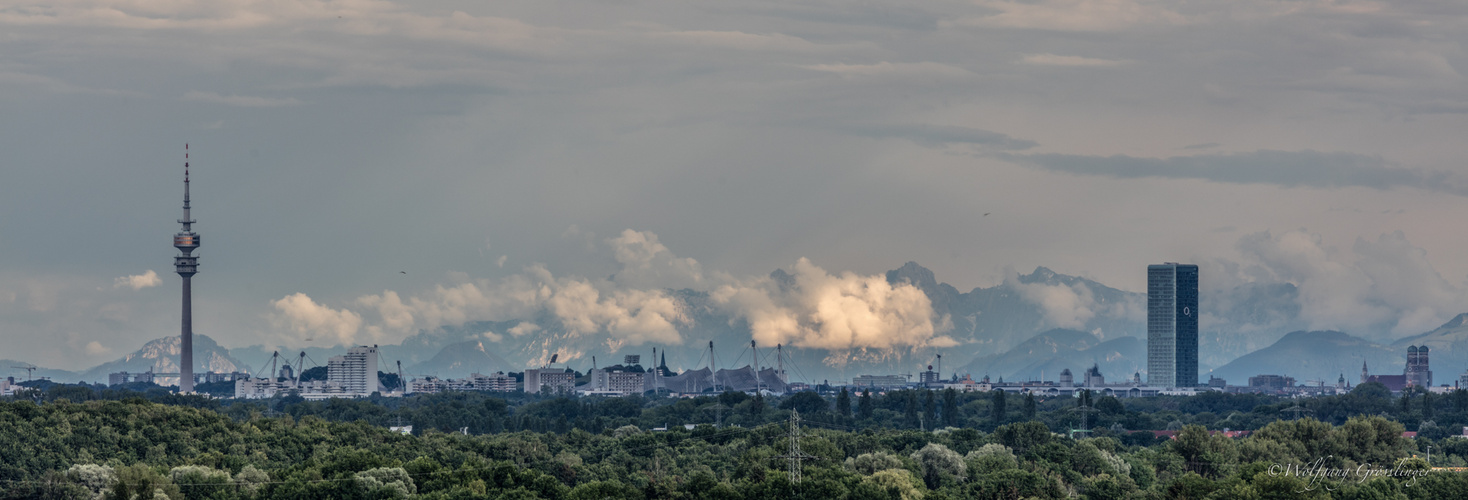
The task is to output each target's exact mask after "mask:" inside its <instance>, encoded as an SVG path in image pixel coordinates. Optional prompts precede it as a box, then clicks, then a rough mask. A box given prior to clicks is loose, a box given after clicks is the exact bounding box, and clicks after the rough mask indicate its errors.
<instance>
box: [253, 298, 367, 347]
mask: <svg viewBox="0 0 1468 500" xmlns="http://www.w3.org/2000/svg"><path fill="white" fill-rule="evenodd" d="M274 305H275V309H276V311H279V313H280V317H279V318H278V319H279V320H280V321H281V322H283V324H284V326H285V327H286V328H289V329H290V330H291V331H292V332H293V333H295V334H296V335H298V336H300V337H303V338H319V339H320V340H321V341H322V342H323V343H329V342H336V343H339V344H348V345H350V344H354V343H357V342H358V338H357V337H358V335H357V334H358V332H360V331H361V329H362V317H361V316H360V315H358V314H357V313H354V312H352V311H349V310H346V309H340V310H338V309H332V308H330V307H327V306H324V305H321V304H317V303H316V301H314V300H311V297H308V296H306V294H304V293H295V294H291V295H287V296H285V297H284V298H282V299H280V300H277V301H275V303H274ZM293 340H294V339H293ZM291 343H294V342H291ZM328 345H329V344H328Z"/></svg>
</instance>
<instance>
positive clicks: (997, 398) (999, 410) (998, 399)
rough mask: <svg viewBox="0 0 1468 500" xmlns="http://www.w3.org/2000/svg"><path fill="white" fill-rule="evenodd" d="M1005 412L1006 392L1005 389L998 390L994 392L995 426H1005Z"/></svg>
mask: <svg viewBox="0 0 1468 500" xmlns="http://www.w3.org/2000/svg"><path fill="white" fill-rule="evenodd" d="M1004 410H1005V408H1004V390H1003V389H996V390H995V391H994V424H995V425H999V424H1003V423H1004Z"/></svg>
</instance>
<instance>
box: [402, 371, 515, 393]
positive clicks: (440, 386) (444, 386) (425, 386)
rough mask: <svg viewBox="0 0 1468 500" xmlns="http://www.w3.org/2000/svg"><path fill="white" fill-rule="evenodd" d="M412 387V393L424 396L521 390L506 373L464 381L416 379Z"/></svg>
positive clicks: (472, 377)
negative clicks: (454, 392) (455, 392)
mask: <svg viewBox="0 0 1468 500" xmlns="http://www.w3.org/2000/svg"><path fill="white" fill-rule="evenodd" d="M410 385H411V386H412V387H411V389H410V392H414V393H422V394H434V393H439V392H444V391H483V392H515V391H516V390H518V389H519V388H520V383H519V381H517V380H515V377H511V376H509V375H506V374H505V372H497V373H493V374H489V375H482V374H479V373H472V374H470V375H469V377H468V378H462V379H440V378H438V377H424V378H420V379H414V380H413V381H412V382H411V383H410Z"/></svg>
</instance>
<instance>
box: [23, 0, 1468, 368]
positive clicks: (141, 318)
mask: <svg viewBox="0 0 1468 500" xmlns="http://www.w3.org/2000/svg"><path fill="white" fill-rule="evenodd" d="M1463 14H1464V12H1463V9H1461V7H1460V6H1459V5H1457V4H1456V3H1452V2H1414V3H1411V4H1403V5H1395V4H1382V3H1374V2H1304V3H1297V4H1280V3H1275V2H1252V1H1244V2H1232V3H1228V4H1182V3H1153V2H1134V1H1124V0H1115V1H1087V0H1079V1H1045V2H1038V3H1021V2H999V1H980V2H931V3H926V4H921V5H906V4H901V5H898V4H882V3H877V2H869V3H856V4H851V3H837V2H833V3H804V4H790V3H788V2H721V3H719V4H717V5H706V6H705V5H686V4H680V3H671V2H637V3H630V4H606V3H600V2H551V3H547V2H495V3H492V4H482V3H476V2H438V3H433V4H431V5H425V4H396V3H390V2H371V1H345V2H299V3H287V4H277V3H259V2H209V3H202V2H182V3H167V4H151V3H143V4H138V3H131V2H110V1H78V2H69V3H65V4H61V5H53V4H39V3H36V4H27V3H24V2H22V3H18V4H11V5H9V6H7V7H0V29H3V31H4V32H5V34H6V37H7V41H6V43H5V44H3V45H0V106H3V115H0V116H3V118H0V127H3V129H0V131H3V133H0V150H3V151H4V155H5V156H4V157H5V162H4V163H3V169H4V176H3V179H4V182H0V211H3V213H5V214H6V216H5V217H0V256H3V257H0V260H3V262H4V263H5V265H4V266H0V332H3V333H0V338H3V339H4V341H5V342H4V343H5V348H4V354H0V357H3V358H7V359H14V360H20V361H24V362H28V363H33V364H36V365H40V366H45V367H50V368H59V369H66V370H83V369H86V368H89V367H92V366H95V365H97V364H99V363H102V362H106V361H110V360H113V359H117V358H119V357H121V356H124V355H127V354H129V353H132V352H133V351H134V350H136V349H138V347H139V346H141V345H143V344H144V343H145V342H147V341H149V340H152V339H156V338H160V337H164V336H169V335H177V334H178V316H177V315H178V307H177V306H178V279H179V278H178V276H176V275H175V274H173V272H172V269H171V268H170V266H171V259H172V255H173V250H172V249H171V248H169V244H168V243H167V242H166V240H167V239H168V237H169V235H171V234H172V233H173V232H175V231H177V223H176V222H175V219H177V218H178V216H179V208H178V207H179V205H180V196H181V185H180V181H181V180H182V174H183V172H182V163H183V145H184V143H185V142H187V143H189V144H190V148H191V149H190V152H191V154H192V158H191V162H192V166H193V172H192V174H193V181H194V183H193V196H194V201H193V203H194V207H193V215H194V217H195V218H196V219H197V220H198V221H199V223H198V225H197V226H196V227H195V229H196V230H198V231H199V232H200V233H202V234H205V235H207V237H206V238H205V244H204V246H202V247H201V249H200V250H199V251H198V253H197V255H199V256H200V274H199V275H198V276H197V277H195V280H194V318H195V319H194V329H195V331H196V332H198V333H200V334H203V335H207V336H209V337H210V338H212V339H214V340H215V341H216V342H218V343H220V344H221V345H223V346H224V347H227V348H240V347H246V346H252V345H261V346H264V347H265V348H266V349H270V348H274V347H280V348H285V349H300V348H305V347H309V346H315V347H334V346H346V345H354V344H393V343H397V342H401V341H402V340H403V339H405V338H407V337H408V336H410V335H413V334H415V333H418V332H420V331H434V330H436V329H439V328H441V327H450V328H453V327H460V326H463V325H464V324H465V323H471V322H475V321H492V322H511V324H512V325H513V326H512V327H507V328H500V329H499V330H498V331H495V330H487V331H485V332H476V333H479V334H480V336H481V338H483V339H484V340H485V342H486V344H485V345H486V346H487V347H489V348H493V346H494V345H495V344H496V343H497V342H501V341H502V339H504V338H507V337H509V338H519V337H524V336H535V335H543V334H547V332H548V331H549V330H550V329H555V330H557V331H558V332H559V333H564V332H566V331H574V332H575V333H576V334H577V335H581V336H584V337H590V338H595V339H598V340H599V341H603V342H602V344H603V345H607V346H609V347H608V348H607V350H608V351H609V352H610V351H615V350H617V349H620V348H623V347H626V348H629V349H631V348H637V349H639V352H641V351H640V349H641V346H645V345H646V346H651V345H657V346H665V347H666V346H687V348H686V350H687V351H689V352H692V353H693V357H694V358H696V357H697V352H698V350H699V349H700V346H701V345H702V344H703V342H704V341H706V340H707V337H704V336H700V334H699V333H697V332H690V331H680V329H679V328H678V325H679V324H680V320H681V319H686V318H682V315H684V314H685V312H684V311H681V310H680V309H679V306H678V305H677V304H676V303H675V301H673V300H671V299H670V298H669V297H670V292H669V290H677V289H684V288H687V289H692V290H695V291H698V292H706V293H707V294H708V296H709V297H710V298H711V299H710V300H712V303H713V304H714V306H715V308H716V309H717V311H718V312H719V313H720V314H723V315H725V316H721V317H729V318H734V319H737V320H742V321H746V322H748V324H749V325H750V331H751V334H752V336H753V337H754V338H755V339H757V340H760V341H761V343H768V344H773V343H776V342H782V343H785V344H787V345H794V346H797V347H803V348H811V349H832V350H839V349H854V348H874V349H887V348H898V347H900V348H904V349H909V348H923V349H927V350H929V351H931V350H934V349H941V350H946V351H948V352H958V351H963V352H964V353H965V355H966V356H969V357H977V356H983V355H988V354H995V353H996V352H998V351H997V350H993V351H991V350H988V348H986V347H985V346H984V344H982V343H975V342H978V341H982V340H984V339H983V338H977V340H975V339H973V338H966V337H962V336H957V334H956V333H954V329H955V328H956V327H955V326H954V324H955V321H957V322H958V324H959V325H962V324H964V323H963V321H964V320H963V319H962V318H951V317H949V318H945V317H944V316H943V315H942V314H937V313H935V311H934V309H933V307H934V306H933V304H932V302H931V298H930V297H927V296H925V295H924V294H923V293H921V292H920V291H918V290H917V289H916V288H913V287H912V286H904V285H902V284H900V283H898V284H892V283H889V282H888V280H887V279H886V278H885V276H884V273H886V272H887V271H889V270H894V269H898V268H900V267H902V266H903V265H904V263H906V262H909V261H913V262H917V263H918V264H921V265H922V266H924V267H926V268H927V269H931V270H932V271H933V273H934V275H935V276H936V279H937V281H939V282H945V283H949V284H951V285H953V286H954V287H956V288H957V289H958V290H959V291H968V290H971V289H974V288H978V287H984V288H987V287H994V286H1000V285H1004V284H1011V285H1013V286H1015V289H1016V290H1020V292H1017V293H1021V295H1022V299H1023V300H1025V301H1027V302H1028V303H1030V304H1031V305H1033V306H1034V307H1035V308H1036V309H1037V310H1039V311H1041V312H1042V317H1041V318H1040V320H1039V321H1038V322H1036V324H1033V325H1023V327H1022V328H1020V329H1021V330H1022V332H1018V333H1025V334H1028V333H1031V332H1033V331H1040V330H1044V329H1049V328H1068V329H1079V330H1082V331H1093V332H1094V330H1095V328H1096V325H1095V324H1096V323H1097V322H1099V321H1109V320H1116V321H1130V322H1138V321H1141V320H1142V319H1144V318H1145V311H1144V310H1142V309H1139V308H1136V307H1132V306H1129V305H1128V304H1127V303H1122V304H1102V303H1099V302H1098V301H1097V292H1096V290H1093V289H1092V288H1091V287H1090V286H1089V285H1084V286H1081V287H1077V286H1073V285H1065V284H1059V285H1057V284H1034V283H1022V282H1021V280H1020V277H1021V276H1026V275H1030V274H1031V272H1032V270H1035V269H1036V268H1037V267H1040V266H1043V267H1045V268H1048V269H1050V270H1053V271H1054V272H1057V273H1061V274H1066V275H1073V276H1081V277H1085V278H1088V279H1090V280H1093V281H1094V282H1097V283H1101V284H1105V285H1107V286H1110V287H1114V288H1117V289H1121V290H1123V291H1128V292H1139V293H1140V292H1144V291H1145V283H1146V282H1145V274H1144V269H1145V266H1146V265H1148V264H1155V263H1161V262H1164V261H1179V262H1190V263H1195V264H1198V265H1199V266H1200V269H1201V270H1200V274H1201V276H1202V278H1201V280H1200V286H1201V288H1202V290H1201V299H1202V300H1201V303H1200V309H1201V311H1202V312H1203V317H1202V321H1203V324H1202V326H1201V327H1200V328H1201V329H1203V330H1205V331H1207V330H1210V329H1211V330H1212V331H1216V332H1243V333H1249V334H1252V333H1259V334H1260V335H1263V337H1264V338H1266V339H1268V340H1265V341H1263V342H1266V343H1267V342H1271V341H1272V339H1277V338H1279V336H1280V335H1283V334H1284V333H1286V332H1288V331H1291V330H1295V329H1333V330H1341V331H1344V332H1347V333H1349V334H1351V335H1356V336H1360V337H1364V338H1368V339H1372V340H1375V341H1378V342H1384V343H1385V342H1390V341H1392V340H1395V339H1399V338H1403V337H1406V336H1409V335H1416V334H1420V333H1423V332H1426V331H1429V330H1432V329H1434V328H1437V327H1438V326H1439V325H1442V324H1444V323H1445V322H1448V321H1449V320H1451V319H1453V318H1454V317H1455V316H1456V315H1458V314H1460V313H1464V312H1468V262H1465V260H1464V259H1461V258H1459V256H1460V255H1462V251H1461V249H1462V248H1465V246H1468V233H1464V232H1463V231H1458V230H1455V229H1456V225H1455V224H1454V223H1455V222H1456V221H1457V220H1460V217H1458V215H1459V214H1462V213H1465V210H1468V203H1465V201H1468V200H1465V196H1464V195H1465V193H1468V182H1465V176H1468V171H1465V167H1464V160H1465V159H1468V152H1465V150H1464V149H1463V147H1462V142H1461V140H1460V139H1459V138H1458V136H1459V135H1461V131H1462V130H1465V127H1464V125H1468V124H1465V123H1464V122H1465V119H1468V117H1465V112H1468V92H1465V89H1468V85H1465V83H1468V82H1465V81H1464V78H1463V76H1462V74H1461V73H1462V70H1461V68H1463V67H1465V66H1464V64H1465V62H1468V59H1465V54H1464V53H1463V50H1462V46H1463V41H1464V40H1463V38H1464V33H1468V29H1465V28H1468V26H1465V25H1468V18H1465V16H1464V15H1463ZM776 269H781V270H784V271H785V272H787V273H788V274H789V275H791V276H793V277H794V278H795V280H796V282H798V283H800V284H801V286H798V287H795V288H793V289H791V288H785V287H782V286H781V285H780V282H779V280H777V279H776V278H772V277H770V273H771V272H772V271H774V270H776ZM1282 283H1289V284H1292V285H1294V286H1295V287H1296V289H1297V290H1298V292H1297V293H1295V294H1293V295H1286V296H1271V295H1268V294H1264V293H1263V292H1261V293H1260V294H1258V295H1249V296H1247V297H1244V298H1262V299H1261V300H1285V301H1288V304H1286V305H1288V306H1294V307H1296V308H1297V309H1298V310H1297V311H1296V310H1292V312H1291V313H1290V314H1288V315H1286V316H1280V317H1265V318H1254V319H1240V318H1248V317H1247V315H1240V316H1224V315H1221V314H1220V313H1219V311H1220V310H1223V309H1228V308H1232V309H1229V310H1242V309H1240V308H1239V307H1235V306H1237V303H1239V302H1241V301H1242V300H1243V299H1241V298H1240V296H1238V295H1237V294H1234V293H1233V291H1235V290H1240V289H1250V290H1253V289H1261V290H1262V289H1268V286H1269V285H1274V284H1282ZM1246 285H1257V286H1254V287H1252V288H1250V287H1249V286H1246ZM1282 297H1283V298H1282ZM1229 301H1232V302H1229ZM1133 305H1134V304H1133ZM1240 307H1241V306H1240ZM1286 309H1288V307H1287V308H1286ZM1210 314H1212V316H1211V317H1210ZM1256 320H1257V321H1256ZM973 321H977V320H973ZM971 323H972V321H971ZM832 325H844V326H842V327H840V328H836V327H833V326H832ZM516 328H518V330H516ZM1101 333H1102V334H1103V336H1104V335H1113V336H1114V335H1123V336H1143V337H1145V332H1144V331H1137V330H1128V331H1103V332H1101ZM746 340H747V339H746ZM1205 349H1206V347H1205ZM925 352H926V351H925ZM592 354H594V353H591V352H578V355H582V356H590V355H592ZM506 358H509V359H508V361H509V362H510V363H512V364H514V365H516V366H521V367H524V366H530V365H531V364H532V362H531V361H532V360H531V359H528V358H525V359H521V358H511V357H510V356H506ZM923 359H926V358H922V359H919V358H913V359H909V360H907V361H906V362H907V363H909V364H912V365H918V364H921V363H922V362H924V361H923ZM244 361H246V362H248V363H258V362H259V361H260V360H258V359H246V360H244ZM691 363H692V360H689V362H688V363H685V365H688V364H691ZM684 367H685V368H687V367H689V366H684ZM1073 368H1075V369H1080V368H1082V367H1079V366H1076V367H1073ZM1461 369H1463V367H1458V366H1452V367H1444V368H1443V370H1444V371H1445V372H1447V374H1451V375H1456V373H1457V372H1458V371H1459V370H1461ZM1446 379H1448V377H1442V378H1441V380H1446Z"/></svg>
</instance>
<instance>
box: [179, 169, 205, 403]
mask: <svg viewBox="0 0 1468 500" xmlns="http://www.w3.org/2000/svg"><path fill="white" fill-rule="evenodd" d="M178 223H179V224H183V230H182V231H179V232H178V234H175V235H173V247H174V248H177V249H178V251H179V252H183V255H179V256H175V257H174V258H173V268H174V271H176V272H178V275H179V276H182V277H183V329H182V330H181V331H180V332H179V351H180V352H179V359H178V392H180V393H184V394H187V393H191V392H194V307H193V306H194V305H193V289H192V287H191V285H190V282H191V281H192V279H193V277H194V273H197V272H199V258H198V257H195V256H193V255H192V254H193V252H194V249H196V248H199V233H195V232H194V231H193V229H192V226H193V224H194V219H192V218H190V217H189V145H188V144H184V204H183V218H182V219H179V220H178Z"/></svg>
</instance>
